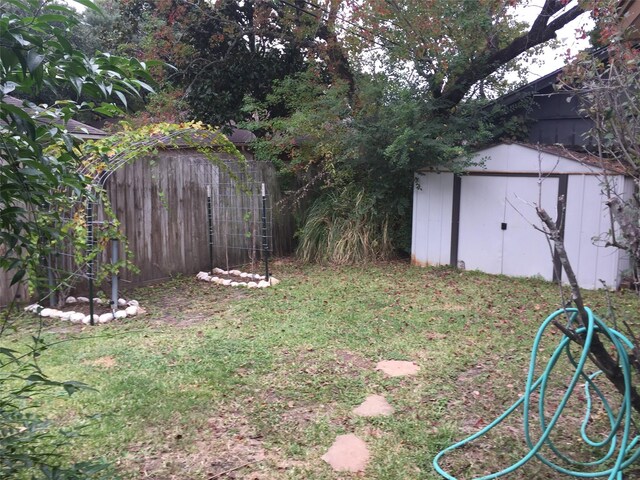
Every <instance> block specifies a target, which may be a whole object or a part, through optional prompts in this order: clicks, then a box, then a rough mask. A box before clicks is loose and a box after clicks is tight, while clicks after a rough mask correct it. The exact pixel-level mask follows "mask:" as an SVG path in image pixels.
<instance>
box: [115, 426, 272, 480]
mask: <svg viewBox="0 0 640 480" xmlns="http://www.w3.org/2000/svg"><path fill="white" fill-rule="evenodd" d="M159 434H160V435H162V436H163V437H164V438H165V441H164V443H163V444H162V445H157V444H156V445H155V446H154V447H150V446H148V445H147V444H144V443H139V444H133V445H131V446H130V447H129V453H130V457H131V458H130V460H128V461H126V462H124V465H123V466H124V467H125V469H126V470H128V471H136V472H137V473H138V475H137V478H146V479H154V480H178V479H180V480H182V479H185V478H201V479H212V480H213V479H217V478H225V479H229V478H250V477H247V472H248V471H249V469H250V468H251V467H255V466H256V465H257V464H259V463H260V462H262V461H264V460H265V458H266V451H265V449H264V447H263V444H262V440H261V438H260V437H259V436H258V435H257V434H256V433H255V430H254V429H253V428H252V427H251V425H250V424H249V422H248V420H247V419H246V418H244V417H243V416H240V415H233V414H221V415H220V416H216V417H211V418H209V419H207V420H206V422H205V424H204V425H202V426H201V427H200V428H198V429H197V433H196V435H195V436H194V437H191V436H189V437H188V438H183V437H182V434H181V433H180V432H179V431H165V432H160V433H159ZM253 478H259V477H255V476H254V477H253Z"/></svg>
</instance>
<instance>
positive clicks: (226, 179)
mask: <svg viewBox="0 0 640 480" xmlns="http://www.w3.org/2000/svg"><path fill="white" fill-rule="evenodd" d="M223 158H224V157H223ZM226 161H228V162H229V163H228V164H229V165H230V167H229V168H231V169H232V170H233V172H234V173H233V174H232V175H230V173H229V172H228V171H227V170H226V169H225V168H220V167H218V166H216V165H213V164H211V163H209V162H208V161H207V160H206V159H204V158H203V157H202V156H201V155H200V154H198V153H197V152H194V151H193V150H188V149H184V150H167V151H163V152H160V154H159V155H158V156H157V157H155V158H154V159H152V160H150V159H142V160H139V161H137V162H135V163H134V164H131V165H127V166H126V167H123V168H121V169H120V170H118V171H117V172H115V173H114V174H113V175H112V176H111V178H110V179H109V180H108V182H107V185H106V190H107V193H108V196H109V198H110V199H111V201H112V207H113V208H114V211H115V213H116V216H117V218H118V220H119V221H120V223H121V229H122V231H123V233H124V234H125V235H126V237H127V238H128V241H129V249H130V250H131V252H132V253H133V258H134V260H133V263H134V264H135V265H136V266H137V267H138V268H139V269H140V272H139V273H135V272H132V271H125V272H123V275H122V279H123V281H124V285H125V286H126V285H129V286H134V285H141V284H145V283H149V282H154V281H158V280H162V279H166V278H169V277H171V276H175V275H177V274H186V275H191V274H193V273H196V272H198V271H199V270H206V269H208V267H209V263H210V260H209V242H208V223H207V185H210V188H211V193H212V206H213V219H214V221H213V234H214V245H215V249H214V261H213V263H214V266H222V267H227V266H229V267H234V266H238V265H242V264H246V263H248V262H251V261H254V262H257V261H259V260H260V253H259V251H258V252H257V254H256V253H255V250H252V247H256V248H257V249H258V250H259V245H260V243H261V237H260V234H261V224H260V209H261V202H260V198H259V191H258V192H256V191H255V188H256V185H260V183H262V182H264V183H265V185H266V189H267V192H268V196H269V199H270V203H271V204H272V205H271V206H270V210H269V211H270V215H272V218H271V219H270V223H271V230H272V231H271V238H272V242H273V245H271V250H272V253H274V254H276V255H283V254H287V253H290V252H291V249H292V237H293V227H292V219H291V215H290V214H288V213H285V212H280V211H279V209H278V208H277V207H274V205H275V204H277V202H278V201H279V200H280V192H279V188H278V185H277V180H276V175H275V170H274V168H273V166H272V165H270V164H267V163H262V162H253V161H250V162H249V165H248V167H247V170H246V172H245V171H243V170H241V169H239V168H238V167H237V164H235V165H234V161H233V159H231V158H227V159H226ZM236 176H237V177H239V178H240V181H238V182H236V181H234V177H236ZM245 184H250V185H251V186H252V187H254V191H253V194H252V195H248V194H247V193H246V192H245V191H244V190H243V189H242V186H241V185H245ZM258 188H259V187H258ZM103 261H106V258H104V259H103ZM256 268H261V267H260V266H258V265H256Z"/></svg>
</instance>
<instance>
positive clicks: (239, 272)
mask: <svg viewBox="0 0 640 480" xmlns="http://www.w3.org/2000/svg"><path fill="white" fill-rule="evenodd" d="M241 273H242V272H241V271H240V270H229V275H235V276H236V277H237V276H239V275H240V274H241Z"/></svg>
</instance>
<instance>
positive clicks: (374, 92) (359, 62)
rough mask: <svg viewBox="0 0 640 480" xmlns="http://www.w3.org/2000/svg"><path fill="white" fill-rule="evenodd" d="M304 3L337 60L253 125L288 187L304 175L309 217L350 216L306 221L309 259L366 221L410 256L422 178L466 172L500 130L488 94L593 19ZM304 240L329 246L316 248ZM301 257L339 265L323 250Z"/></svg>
mask: <svg viewBox="0 0 640 480" xmlns="http://www.w3.org/2000/svg"><path fill="white" fill-rule="evenodd" d="M304 3H305V8H304V11H305V12H307V15H314V16H316V17H317V18H318V20H317V23H318V24H320V23H322V25H323V27H322V29H324V30H328V31H329V34H325V36H324V38H325V45H326V50H327V51H328V50H330V49H332V51H331V53H328V52H325V53H326V55H325V56H324V57H319V58H323V61H321V62H318V63H316V64H314V65H313V66H312V68H310V69H309V70H308V73H307V74H303V75H296V76H293V77H291V78H289V79H288V80H286V81H283V82H277V83H276V88H275V89H274V93H273V94H272V95H268V96H267V101H266V102H262V103H261V102H257V103H256V102H255V101H254V100H251V101H250V102H249V103H248V104H247V111H248V112H251V113H252V114H253V115H254V116H256V117H257V118H259V119H260V121H259V122H253V123H251V122H250V123H248V125H249V126H250V128H252V129H254V130H255V131H256V132H257V133H258V134H261V133H263V134H264V135H262V136H261V140H260V142H259V146H258V153H259V155H263V158H270V159H272V160H273V161H277V162H279V165H280V166H281V169H282V172H283V175H284V176H285V177H286V178H288V179H289V181H290V183H292V179H293V178H295V180H296V181H297V182H298V184H297V186H296V188H297V196H300V195H308V196H309V198H310V201H311V202H312V203H310V204H309V205H313V206H312V207H311V208H310V210H309V213H311V212H323V213H322V215H324V216H326V211H327V210H328V208H327V205H329V204H331V203H333V204H334V205H335V206H336V209H335V211H336V212H343V213H342V214H341V215H342V216H340V215H338V216H335V217H334V218H333V219H331V220H324V221H318V219H314V218H313V217H312V216H309V215H308V216H306V217H304V216H303V217H304V218H303V219H302V223H301V229H300V235H301V237H300V240H301V245H303V246H304V248H305V249H311V250H313V249H315V248H320V246H321V245H324V246H325V247H322V248H323V249H326V246H327V245H330V244H331V241H330V240H327V239H330V238H335V239H339V238H340V235H335V234H333V233H331V234H330V233H329V232H330V231H331V230H332V225H333V224H334V223H336V222H337V223H342V224H344V225H346V224H348V223H349V222H344V221H343V220H345V216H346V217H350V216H352V215H353V214H354V213H355V212H361V215H360V216H361V221H360V222H356V223H357V224H359V225H365V224H367V223H370V222H373V223H375V224H377V227H375V228H368V230H369V231H376V232H378V234H377V235H378V236H379V237H380V238H383V237H384V238H386V239H387V241H388V242H390V243H391V244H392V245H393V246H394V247H395V248H396V249H398V250H404V251H408V249H409V238H410V235H409V234H410V229H411V225H410V219H411V213H410V212H411V191H412V187H413V176H414V172H415V171H416V170H417V169H418V168H423V167H427V166H432V167H434V168H449V169H454V170H456V169H459V168H461V167H462V166H463V164H464V162H462V163H460V164H459V165H454V164H452V162H453V160H455V159H457V158H462V159H464V158H466V157H467V154H468V153H469V152H470V150H471V149H472V148H474V147H475V146H477V145H479V144H481V143H482V142H487V141H488V140H490V139H491V138H492V137H493V136H494V135H495V132H496V128H494V125H492V116H491V109H488V108H486V103H487V102H486V101H485V100H484V96H485V95H483V90H484V91H489V90H493V91H494V92H495V91H499V90H500V89H501V88H503V87H504V74H505V72H507V71H509V70H513V69H514V68H517V62H516V60H517V58H518V55H520V54H522V53H526V52H530V51H532V49H534V48H536V47H537V46H539V45H542V44H543V43H545V42H547V41H549V40H550V39H552V38H553V37H554V36H555V32H556V31H557V30H558V29H559V28H561V27H562V26H564V25H566V24H567V23H568V22H569V21H571V20H572V19H574V18H576V17H577V16H578V15H580V14H582V13H583V12H584V10H583V6H582V5H581V4H579V3H577V2H573V4H571V5H567V3H568V2H564V1H553V0H547V1H545V2H544V5H543V7H542V8H541V10H540V13H539V15H538V17H537V18H536V19H535V21H534V22H533V24H532V25H531V26H530V27H527V25H525V24H523V23H518V22H516V21H515V17H514V11H513V8H512V7H513V6H514V5H515V4H516V3H518V2H513V1H507V0H479V1H477V2H475V1H474V2H469V1H466V0H452V1H447V2H424V1H413V0H403V1H388V0H380V1H377V0H374V1H371V2H369V1H366V2H364V1H363V2H360V1H344V2H342V1H339V0H333V1H329V2H325V3H323V4H322V5H318V4H314V3H313V2H304ZM296 5H297V4H296ZM563 9H564V10H563ZM338 38H343V40H341V41H338ZM331 39H333V43H332V41H331ZM336 42H337V44H336ZM345 55H346V56H345ZM371 72H377V73H371ZM282 104H285V105H286V107H287V108H286V109H285V110H289V111H290V112H292V113H291V114H289V115H286V116H284V117H282V116H280V115H278V114H277V113H276V109H275V108H274V107H275V106H276V105H282ZM299 140H300V141H299ZM265 144H266V145H265ZM360 192H364V196H365V197H366V201H360V202H359V208H357V209H351V210H349V209H348V208H347V209H344V208H340V206H341V205H343V204H344V203H345V202H347V201H348V200H347V198H348V196H349V194H351V195H353V196H354V201H355V198H359V195H360ZM325 197H326V198H325ZM314 202H318V203H317V204H316V203H314ZM320 206H322V208H320ZM365 206H366V207H365ZM315 207H318V208H315ZM305 222H311V223H310V225H311V226H313V228H312V229H308V228H306V223H305ZM321 225H326V228H327V231H326V232H325V233H324V234H320V233H319V227H318V226H321ZM307 232H310V233H312V236H313V237H315V238H316V239H320V240H319V241H307V240H306V239H305V235H306V233H307ZM366 237H367V236H366V235H364V234H363V235H361V236H360V238H366ZM336 242H337V240H336ZM369 243H371V242H369ZM336 245H337V243H336ZM378 245H380V248H381V250H380V251H379V252H377V253H376V252H375V249H374V250H368V249H367V248H362V246H356V245H354V247H353V251H354V252H362V251H371V252H372V255H371V258H376V257H380V256H381V255H382V256H385V255H387V253H388V252H389V250H390V249H389V248H388V245H387V244H386V242H380V243H378ZM329 249H331V247H330V246H329ZM382 252H387V253H384V255H383V254H382ZM301 253H302V254H303V256H304V258H309V259H320V258H321V259H330V258H332V255H331V254H328V253H326V251H325V252H320V251H318V252H313V251H302V252H301ZM339 257H340V258H341V259H345V258H346V257H345V255H343V254H342V253H340V255H339ZM357 258H360V255H359V254H356V255H355V256H354V257H353V258H352V259H351V260H356V259H357Z"/></svg>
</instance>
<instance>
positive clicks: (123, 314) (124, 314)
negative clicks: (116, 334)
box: [114, 310, 127, 320]
mask: <svg viewBox="0 0 640 480" xmlns="http://www.w3.org/2000/svg"><path fill="white" fill-rule="evenodd" d="M114 317H115V318H116V320H121V319H123V318H127V312H126V311H125V310H118V311H117V312H116V313H115V314H114Z"/></svg>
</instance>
